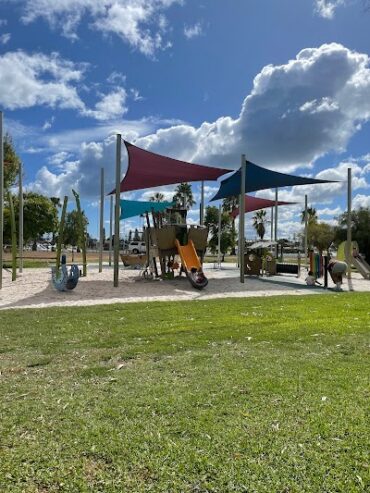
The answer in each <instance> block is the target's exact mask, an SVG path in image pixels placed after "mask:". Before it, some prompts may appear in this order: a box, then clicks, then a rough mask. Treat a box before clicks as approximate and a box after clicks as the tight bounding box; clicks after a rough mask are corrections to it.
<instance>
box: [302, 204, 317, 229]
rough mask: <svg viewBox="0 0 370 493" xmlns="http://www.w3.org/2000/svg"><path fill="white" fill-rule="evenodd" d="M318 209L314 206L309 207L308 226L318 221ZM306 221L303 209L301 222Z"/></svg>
mask: <svg viewBox="0 0 370 493" xmlns="http://www.w3.org/2000/svg"><path fill="white" fill-rule="evenodd" d="M317 219H318V217H317V211H316V209H315V208H314V207H307V223H308V226H310V224H313V223H317ZM304 222H305V211H304V210H303V211H302V212H301V223H302V224H304Z"/></svg>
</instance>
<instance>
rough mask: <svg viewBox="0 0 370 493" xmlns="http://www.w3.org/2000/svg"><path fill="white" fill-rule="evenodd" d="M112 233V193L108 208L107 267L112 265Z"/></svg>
mask: <svg viewBox="0 0 370 493" xmlns="http://www.w3.org/2000/svg"><path fill="white" fill-rule="evenodd" d="M112 235H113V195H111V196H110V209H109V267H111V266H112Z"/></svg>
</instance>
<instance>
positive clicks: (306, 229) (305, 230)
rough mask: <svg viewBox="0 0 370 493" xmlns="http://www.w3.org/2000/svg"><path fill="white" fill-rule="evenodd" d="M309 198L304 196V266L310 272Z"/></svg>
mask: <svg viewBox="0 0 370 493" xmlns="http://www.w3.org/2000/svg"><path fill="white" fill-rule="evenodd" d="M307 209H308V198H307V195H305V196H304V259H305V260H304V265H305V266H306V269H307V270H308V212H307Z"/></svg>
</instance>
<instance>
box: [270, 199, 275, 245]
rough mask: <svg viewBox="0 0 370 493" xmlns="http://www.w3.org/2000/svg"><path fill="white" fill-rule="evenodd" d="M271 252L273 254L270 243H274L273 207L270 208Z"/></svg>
mask: <svg viewBox="0 0 370 493" xmlns="http://www.w3.org/2000/svg"><path fill="white" fill-rule="evenodd" d="M270 221H271V252H273V247H272V242H273V241H274V207H273V206H272V207H271V217H270Z"/></svg>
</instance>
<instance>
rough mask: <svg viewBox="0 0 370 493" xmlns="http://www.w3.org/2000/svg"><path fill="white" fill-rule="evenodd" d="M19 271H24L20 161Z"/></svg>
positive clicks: (21, 170) (21, 168) (20, 170)
mask: <svg viewBox="0 0 370 493" xmlns="http://www.w3.org/2000/svg"><path fill="white" fill-rule="evenodd" d="M18 228H19V237H18V247H19V272H20V273H22V272H23V166H22V163H21V162H19V225H18Z"/></svg>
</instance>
